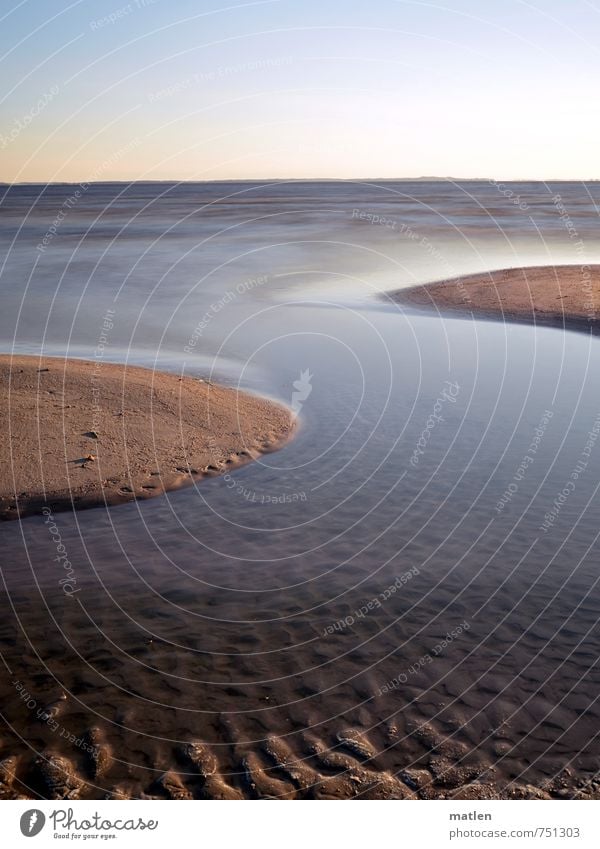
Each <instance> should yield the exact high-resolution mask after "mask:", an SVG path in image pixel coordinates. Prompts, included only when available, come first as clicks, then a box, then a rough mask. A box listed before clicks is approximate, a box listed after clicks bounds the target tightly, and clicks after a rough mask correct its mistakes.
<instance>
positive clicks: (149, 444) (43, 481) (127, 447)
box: [0, 356, 293, 519]
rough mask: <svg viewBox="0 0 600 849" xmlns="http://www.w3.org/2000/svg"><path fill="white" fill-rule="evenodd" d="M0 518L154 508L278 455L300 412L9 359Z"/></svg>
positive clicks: (169, 384)
mask: <svg viewBox="0 0 600 849" xmlns="http://www.w3.org/2000/svg"><path fill="white" fill-rule="evenodd" d="M0 382H1V384H2V387H3V393H2V403H1V405H0V430H1V432H2V433H3V434H4V439H3V440H2V442H1V443H0V518H2V519H13V518H19V517H23V516H28V515H32V514H35V513H40V512H42V510H44V509H46V508H49V509H50V510H52V511H59V510H65V509H72V508H77V509H81V508H86V507H97V506H100V505H115V504H122V503H125V502H128V501H132V500H135V499H143V498H151V497H152V496H155V495H159V494H161V493H163V492H165V491H167V490H171V489H175V488H178V487H181V486H184V485H186V484H190V483H192V482H193V481H194V480H197V479H198V478H201V477H203V476H207V475H208V476H210V475H215V474H219V473H220V472H222V471H225V470H229V469H232V468H234V467H236V466H238V465H240V464H242V463H244V462H248V461H249V460H251V459H256V458H257V457H258V456H260V454H262V453H265V452H268V451H272V450H274V449H275V448H277V447H278V446H279V445H281V444H282V443H283V442H284V441H285V440H286V439H287V438H288V437H289V436H290V433H291V430H292V427H293V420H292V417H291V414H290V412H289V411H288V410H286V409H285V408H284V407H281V406H279V405H277V404H275V403H273V402H271V401H268V400H266V399H262V398H257V397H253V396H251V395H247V394H245V393H241V392H238V391H237V390H235V389H230V388H226V387H222V386H216V385H215V384H213V383H212V382H210V381H204V380H200V379H197V378H193V377H188V376H184V377H178V376H177V375H175V374H167V373H163V372H156V371H151V370H150V369H144V368H138V367H133V366H121V365H113V364H109V363H103V362H100V363H99V362H91V361H86V360H68V361H66V360H63V359H58V358H46V357H44V358H42V359H40V358H39V357H27V356H2V357H0Z"/></svg>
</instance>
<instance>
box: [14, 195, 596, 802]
mask: <svg viewBox="0 0 600 849" xmlns="http://www.w3.org/2000/svg"><path fill="white" fill-rule="evenodd" d="M70 191H71V188H70V187H53V188H52V189H51V190H47V191H46V192H45V193H44V194H43V196H42V197H41V198H39V197H38V193H39V189H38V188H32V187H23V188H20V189H14V190H12V192H11V193H10V195H9V197H8V199H5V201H4V208H5V213H4V215H5V224H4V229H3V248H6V247H7V245H8V242H9V241H10V239H12V237H13V235H14V234H16V233H17V230H18V231H19V232H18V236H16V241H15V243H14V246H12V247H10V250H9V251H8V253H7V258H6V265H5V268H4V271H3V273H2V279H3V284H4V287H5V291H6V303H7V307H6V309H5V311H4V313H3V315H2V316H1V317H0V322H1V329H2V338H3V339H4V342H5V349H9V348H10V347H11V345H12V341H13V335H14V336H15V343H16V345H17V346H18V347H19V349H20V350H25V351H27V350H30V351H34V350H36V348H37V347H39V344H40V340H41V339H43V340H44V342H43V345H44V348H45V350H46V352H48V353H51V352H55V353H59V352H63V351H64V350H68V351H69V352H70V353H71V354H72V355H85V356H92V355H93V354H94V351H95V350H97V346H98V341H97V340H98V339H99V336H100V333H101V326H102V316H103V315H104V313H105V310H106V309H107V308H111V309H114V310H115V321H114V328H112V329H111V331H110V333H109V334H108V338H107V339H106V340H104V342H103V343H102V345H103V346H104V347H102V348H101V353H100V354H99V355H98V356H100V357H104V358H106V359H107V360H109V359H115V360H119V359H125V358H127V359H129V360H130V361H135V362H141V363H146V364H149V365H154V364H160V365H161V366H164V367H179V366H180V365H181V363H182V362H185V363H186V369H189V370H190V371H192V372H193V371H202V372H206V371H210V370H212V371H213V373H214V374H215V375H217V376H218V377H219V378H220V379H225V380H229V381H240V382H241V384H242V385H243V386H246V387H249V388H251V389H254V390H255V391H259V392H263V393H265V394H269V395H271V396H274V397H277V398H279V399H281V400H283V401H284V402H287V403H288V404H290V405H292V402H293V393H294V391H296V392H298V391H299V390H298V388H297V387H294V383H295V382H298V381H300V382H301V384H302V385H303V389H302V390H300V394H301V397H302V400H301V402H300V403H301V410H300V422H301V427H300V429H299V432H298V436H297V438H296V439H295V441H294V442H292V443H291V444H289V445H288V446H286V447H285V448H284V449H283V450H282V451H280V452H278V453H276V454H271V455H268V456H266V457H264V458H262V459H261V460H260V461H259V462H256V463H254V464H252V465H250V466H247V467H244V468H242V469H240V470H238V471H236V472H235V473H234V474H232V475H231V476H225V477H223V478H219V479H213V480H211V481H208V482H205V483H202V484H201V485H200V486H198V487H197V488H195V489H188V490H181V491H178V492H175V493H171V494H170V495H169V496H168V497H166V498H159V499H155V500H152V501H147V502H143V503H139V504H132V505H128V506H123V507H121V508H119V509H114V510H111V511H109V512H107V511H105V510H101V509H99V510H93V511H87V512H82V513H79V514H77V515H70V514H59V515H58V516H57V517H56V522H57V526H58V527H59V529H60V534H61V539H62V542H63V544H64V545H65V548H66V550H67V552H68V557H69V559H70V561H71V563H72V565H73V569H74V571H75V574H76V581H77V593H76V594H75V595H74V596H73V598H66V597H65V595H64V593H63V592H62V590H61V588H60V586H59V584H58V577H59V575H58V572H59V565H58V564H57V562H56V561H55V560H54V558H55V556H56V551H55V548H54V543H53V542H52V539H51V538H50V536H49V533H48V529H47V527H46V526H45V525H44V520H43V519H42V518H39V519H38V518H34V519H28V520H26V521H24V522H23V523H21V525H20V526H19V525H18V524H17V523H11V524H10V525H4V526H3V527H2V528H1V529H0V532H1V533H2V537H3V551H4V558H3V560H4V563H3V577H4V582H5V585H4V590H3V605H4V606H5V609H6V610H7V611H8V615H6V616H4V617H3V618H2V622H1V624H0V646H1V648H2V653H3V656H4V658H5V661H6V664H7V666H8V668H9V671H7V673H6V675H5V676H4V682H3V684H2V691H1V692H2V701H3V706H4V710H3V712H4V716H5V720H6V722H7V729H6V730H5V731H4V732H3V735H2V741H1V744H0V745H1V746H2V748H1V749H0V755H2V754H4V753H6V752H9V751H10V752H21V753H23V757H24V758H26V757H27V755H26V752H27V751H28V750H27V746H30V747H33V748H34V749H36V750H39V749H41V748H43V747H45V746H50V747H52V748H53V749H54V750H57V751H61V750H64V751H65V752H67V753H69V754H70V755H73V747H71V748H69V745H68V743H66V742H64V741H63V742H61V741H60V740H59V739H57V734H56V732H52V730H51V729H49V728H48V727H47V726H46V725H45V724H44V723H43V722H42V723H40V722H39V721H34V720H33V719H32V715H31V711H30V710H28V709H27V707H26V705H25V704H24V701H23V699H22V698H21V697H20V696H19V691H18V690H17V688H16V686H15V684H14V683H12V682H14V681H15V680H18V681H20V682H24V683H25V685H26V687H27V688H28V692H29V693H31V694H32V695H33V696H34V698H35V700H36V702H37V703H39V704H46V703H47V702H48V701H52V698H56V696H57V693H60V690H61V689H62V690H64V691H65V692H66V693H67V694H68V698H67V700H66V701H65V703H64V707H62V708H61V722H62V723H63V726H64V727H65V728H68V729H69V730H70V731H71V732H72V733H74V734H76V735H77V734H82V733H83V732H84V731H85V730H86V729H89V727H90V726H91V725H95V726H98V727H101V728H102V730H103V733H104V734H105V735H106V736H107V738H108V739H109V740H110V742H111V743H112V744H113V745H114V747H115V751H118V753H119V759H118V760H117V761H115V763H114V764H113V766H112V768H111V771H110V774H109V775H108V776H107V777H106V779H105V782H104V786H113V785H114V784H115V783H119V782H120V783H122V782H124V781H130V782H133V786H134V789H135V792H138V793H139V792H141V790H142V789H144V788H147V786H148V785H149V783H150V782H151V781H152V779H153V778H154V777H155V776H156V774H158V773H159V772H161V771H163V770H164V769H165V768H167V767H168V766H169V764H170V763H171V762H172V758H173V754H172V753H173V749H174V746H175V745H176V742H177V741H184V740H189V739H191V738H199V739H203V740H205V741H206V742H208V743H211V744H213V745H214V746H215V751H218V752H219V759H220V761H221V764H222V768H223V769H224V770H226V771H231V772H233V773H235V772H236V771H239V770H240V764H239V761H238V760H237V759H236V758H237V756H236V750H235V747H233V748H232V745H231V743H232V740H234V741H237V742H238V743H239V742H242V743H244V744H247V745H248V747H250V748H252V747H254V746H258V745H259V744H260V741H261V740H264V738H265V737H266V736H267V735H269V734H276V735H278V736H279V737H281V738H285V740H286V741H287V743H288V744H289V746H290V747H291V749H292V750H293V751H294V752H296V753H297V754H299V755H300V754H302V756H305V754H306V747H307V740H308V739H309V738H311V735H312V737H314V738H317V739H318V740H320V741H322V742H323V744H324V745H326V746H330V745H331V744H332V743H333V742H334V741H335V739H336V734H337V733H338V732H339V731H340V729H343V728H348V727H351V728H354V729H359V730H360V731H361V732H362V733H363V734H364V735H365V737H366V738H368V739H369V740H370V742H371V744H372V746H373V748H374V749H375V751H377V752H378V755H377V758H376V764H377V766H378V768H381V769H386V770H390V771H392V772H394V773H397V772H398V771H401V770H405V769H406V768H408V767H411V766H415V765H416V766H420V765H426V764H427V756H428V748H427V741H426V740H425V739H424V733H423V730H422V728H421V726H423V723H427V727H428V728H429V726H431V727H432V728H433V729H434V730H435V731H436V732H437V733H439V734H443V735H447V736H450V737H451V739H452V740H454V741H456V742H457V744H465V745H466V747H467V750H468V752H469V757H468V759H467V760H469V759H470V761H472V762H473V763H476V764H478V765H479V766H478V768H479V770H480V771H481V770H482V769H483V770H485V772H484V774H483V778H482V780H484V779H486V780H487V779H489V780H493V781H495V782H497V783H499V784H500V785H503V784H507V783H508V782H509V781H510V780H511V779H515V778H519V779H520V780H527V781H531V782H538V783H539V782H540V781H542V779H543V778H544V777H548V776H552V775H554V774H555V773H557V772H559V771H560V770H561V769H563V768H564V767H565V766H570V768H571V769H572V770H573V771H574V772H575V773H576V774H578V775H581V776H584V777H586V776H590V775H592V774H593V773H594V772H595V771H596V770H597V769H598V766H599V762H598V755H599V750H598V743H597V739H596V734H597V728H598V721H599V718H600V708H599V706H598V704H597V693H598V684H599V681H600V672H599V671H598V668H597V650H596V646H597V640H598V630H599V627H598V605H597V593H596V583H597V580H598V575H597V564H596V559H597V558H596V557H595V556H594V555H595V550H596V538H597V530H596V526H597V521H595V518H594V517H595V516H596V515H597V510H596V498H597V496H596V490H597V480H598V479H599V472H600V446H597V445H596V441H595V438H594V434H595V433H596V431H595V428H596V426H598V429H599V430H600V424H598V421H599V417H600V407H599V405H598V400H597V394H595V393H594V391H593V389H594V367H595V359H596V358H597V356H598V351H597V345H598V340H597V339H591V338H589V337H587V336H586V335H584V334H581V335H579V334H574V333H562V332H559V331H558V330H555V329H538V330H534V329H532V328H529V327H525V326H504V325H501V324H495V323H485V322H472V321H466V320H462V319H448V320H441V319H439V318H438V317H435V316H431V317H428V316H422V315H417V314H415V313H412V312H411V311H410V310H407V309H406V308H404V307H400V306H396V305H392V304H386V303H385V302H380V301H377V300H375V299H374V298H373V293H374V292H377V291H378V290H380V289H382V288H385V287H386V286H389V287H390V288H391V287H397V286H398V285H403V284H408V283H410V282H413V281H415V280H422V279H433V278H435V277H440V276H446V274H447V273H450V272H449V271H448V268H450V267H451V268H452V273H457V274H458V273H464V272H466V271H471V270H476V269H477V268H484V267H498V266H502V265H517V264H520V263H525V264H528V263H529V264H533V263H535V262H539V261H544V262H548V261H550V257H551V258H552V259H553V260H556V261H557V262H565V261H566V262H579V261H580V260H579V258H578V257H577V256H576V255H575V253H574V247H573V245H572V241H571V239H570V236H569V234H568V233H567V231H566V230H565V228H564V223H563V221H562V220H560V218H559V217H558V215H557V213H556V209H555V207H554V205H553V202H552V197H553V194H554V193H555V192H556V191H560V194H561V196H562V197H563V202H564V203H565V204H567V206H568V205H569V204H570V208H571V210H572V215H573V216H574V220H576V221H577V226H578V228H579V230H580V233H581V237H582V238H583V239H584V242H585V248H586V250H587V252H588V259H594V258H595V253H597V251H598V246H597V240H595V241H594V237H593V225H594V218H593V214H594V213H593V203H592V200H591V199H590V197H589V196H588V194H587V193H586V190H585V189H584V188H582V187H581V186H579V187H578V186H575V185H562V186H560V187H558V188H557V187H548V188H546V187H542V186H539V185H534V184H524V185H521V186H520V188H519V190H518V191H519V196H520V197H521V198H524V203H526V205H527V209H526V210H522V209H520V208H519V207H517V206H515V205H514V204H511V203H510V202H509V199H507V198H506V197H505V196H503V195H501V194H500V193H499V192H498V191H497V189H496V188H495V187H493V186H488V185H486V184H469V185H468V186H467V185H463V186H458V187H453V186H451V185H437V186H432V185H429V184H406V183H397V184H387V185H385V186H384V187H381V188H377V187H374V186H356V185H354V184H339V185H329V184H312V185H310V184H291V185H281V184H274V185H273V186H270V187H266V188H257V187H252V186H249V185H248V184H246V185H244V184H222V185H212V186H181V187H170V186H162V185H161V186H156V185H146V186H143V185H142V186H135V187H133V188H131V189H126V190H122V187H120V186H105V187H93V188H91V189H89V190H88V192H87V193H86V194H85V196H84V197H83V198H82V199H81V200H80V201H79V203H78V205H77V206H76V208H75V209H74V210H72V211H70V212H69V214H68V215H67V216H66V217H65V219H64V221H63V223H61V224H60V226H59V227H58V228H57V232H56V235H55V236H54V237H53V238H52V239H51V240H50V243H49V245H48V247H47V250H46V251H44V252H40V251H37V250H36V245H37V244H39V242H40V239H41V238H42V237H43V235H44V233H45V232H46V231H47V229H48V226H49V223H51V222H52V217H53V210H55V209H56V208H57V206H58V207H60V203H61V202H62V200H63V199H64V197H65V196H67V195H68V193H69V192H70ZM515 191H516V190H515ZM590 191H592V189H591V187H590ZM594 191H595V192H596V194H597V193H598V191H599V190H598V189H594ZM224 193H227V194H228V195H231V197H227V198H226V199H225V200H219V198H220V197H221V196H222V195H223V194H224ZM30 207H31V211H30V212H29V213H28V210H29V209H30ZM356 209H359V210H366V211H367V212H368V213H369V214H371V213H373V214H379V215H380V216H385V217H386V218H387V219H389V220H395V221H396V222H397V223H396V228H395V229H394V228H392V227H391V226H387V225H384V226H383V227H382V226H381V225H379V224H373V223H370V222H369V221H368V220H366V219H362V220H361V219H360V217H358V216H354V217H353V211H354V210H356ZM530 216H531V219H530ZM532 221H533V223H532ZM402 225H405V228H404V230H403V231H402V232H406V229H407V228H411V231H412V232H415V233H418V234H419V238H420V239H421V240H422V239H424V238H426V240H427V241H426V242H422V241H421V242H420V241H419V240H418V239H416V238H415V239H412V238H407V237H403V236H402V235H398V232H399V230H400V228H401V227H402ZM536 226H537V227H540V228H542V227H543V239H542V238H541V236H540V235H539V234H538V231H537V229H536ZM11 228H12V230H13V231H14V233H13V232H11ZM19 228H20V229H19ZM88 228H89V229H88ZM428 245H433V247H432V248H429V247H428ZM436 251H437V253H436ZM544 257H545V258H544ZM443 266H445V268H444V267H443ZM9 281H10V283H11V285H10V286H9ZM19 309H21V312H20V314H19ZM17 316H18V318H17ZM46 322H47V324H46ZM15 327H16V328H17V330H16V335H15V334H14V328H15ZM186 348H187V350H186ZM302 382H304V384H306V385H304V384H303V383H302ZM297 397H298V396H297ZM297 397H296V399H295V400H296V401H297ZM526 458H528V459H526ZM582 464H583V465H582ZM577 469H579V471H578V473H577V477H576V478H573V473H574V470H577ZM569 481H571V482H572V484H569ZM499 505H501V506H499ZM549 514H550V515H551V516H553V518H552V520H551V521H550V520H548V518H547V516H548V515H549ZM8 729H12V731H10V730H8ZM425 736H426V735H425ZM19 737H22V738H23V739H22V740H19ZM76 754H77V753H76V752H75V755H73V756H76ZM100 783H102V782H100Z"/></svg>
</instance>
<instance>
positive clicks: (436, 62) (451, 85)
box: [0, 0, 600, 183]
mask: <svg viewBox="0 0 600 849" xmlns="http://www.w3.org/2000/svg"><path fill="white" fill-rule="evenodd" d="M599 72H600V0H593V2H592V0H536V2H535V3H533V2H524V1H523V0H446V2H444V0H441V1H440V2H439V3H429V2H410V0H369V2H365V0H362V2H355V0H258V1H257V2H246V3H235V0H131V2H123V0H75V2H73V0H71V2H67V0H20V1H19V2H13V0H8V2H6V0H5V2H4V3H3V4H2V6H1V7H0V80H2V85H1V86H0V180H1V181H5V182H43V183H46V182H61V181H64V182H79V181H91V180H216V179H252V178H256V179H263V178H311V177H313V178H334V179H337V178H350V179H352V178H354V179H364V178H394V177H419V176H423V175H438V176H451V177H463V178H466V177H481V178H490V177H492V178H495V179H502V180H508V179H599V178H600V157H599V156H598V150H599V149H600V144H599V143H600V97H598V86H599V83H598V81H599V79H600V73H599Z"/></svg>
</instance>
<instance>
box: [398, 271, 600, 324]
mask: <svg viewBox="0 0 600 849" xmlns="http://www.w3.org/2000/svg"><path fill="white" fill-rule="evenodd" d="M390 297H392V298H393V299H394V300H395V301H398V302H399V303H406V304H411V305H413V306H417V307H426V308H433V309H437V310H439V311H440V312H446V311H452V312H459V313H462V314H466V315H471V314H472V315H474V316H478V317H484V318H486V317H487V318H494V319H498V320H501V321H502V320H505V321H521V322H531V323H536V324H551V325H554V326H560V327H570V328H573V329H577V330H590V329H591V330H595V331H597V330H598V329H599V327H600V322H599V318H600V265H548V266H532V267H529V268H508V269H501V270H498V271H490V272H485V273H484V272H482V273H480V274H471V275H469V276H466V277H460V278H455V279H452V280H441V281H439V282H435V283H428V284H426V285H422V286H414V287H411V288H409V289H400V290H398V291H396V292H393V293H392V294H391V296H390Z"/></svg>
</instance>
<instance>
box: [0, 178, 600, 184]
mask: <svg viewBox="0 0 600 849" xmlns="http://www.w3.org/2000/svg"><path fill="white" fill-rule="evenodd" d="M599 181H600V177H586V178H582V177H504V178H501V179H499V178H496V177H438V176H431V177H429V176H426V177H423V176H421V177H221V178H211V179H208V180H206V179H204V180H203V179H198V180H194V179H187V178H186V179H183V180H179V179H176V178H164V179H160V180H144V179H139V178H135V179H130V180H128V179H115V180H86V179H85V178H83V179H81V180H48V181H44V180H16V181H13V180H0V186H80V185H83V184H84V183H85V184H87V185H90V186H91V185H98V186H101V185H111V184H115V183H117V184H119V185H121V184H128V185H134V184H136V183H152V184H154V183H156V184H164V183H172V184H175V185H180V184H183V183H190V184H197V183H372V182H378V183H597V182H599Z"/></svg>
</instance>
